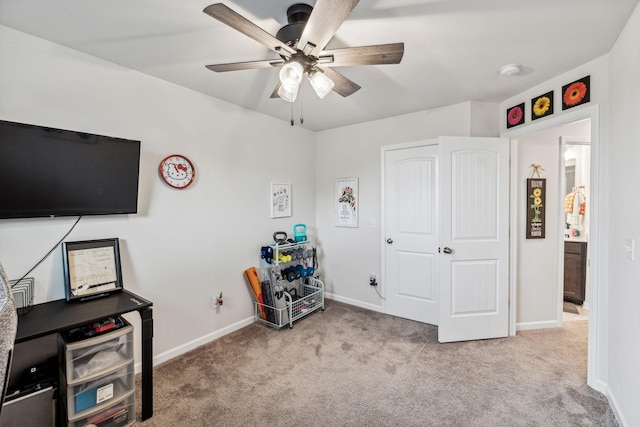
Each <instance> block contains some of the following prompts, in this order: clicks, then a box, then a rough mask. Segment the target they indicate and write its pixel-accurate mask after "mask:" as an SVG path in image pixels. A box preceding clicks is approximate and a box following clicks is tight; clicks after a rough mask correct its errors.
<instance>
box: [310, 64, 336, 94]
mask: <svg viewBox="0 0 640 427" xmlns="http://www.w3.org/2000/svg"><path fill="white" fill-rule="evenodd" d="M309 83H311V87H312V88H313V90H314V91H315V92H316V95H318V98H320V99H323V98H324V97H325V96H327V94H328V93H329V92H331V91H332V90H333V86H334V85H335V83H334V82H333V80H331V79H330V78H329V77H327V76H325V75H324V73H323V72H321V71H314V72H312V73H311V74H309Z"/></svg>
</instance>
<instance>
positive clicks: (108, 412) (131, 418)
mask: <svg viewBox="0 0 640 427" xmlns="http://www.w3.org/2000/svg"><path fill="white" fill-rule="evenodd" d="M135 403H136V402H135V396H134V392H133V391H130V392H129V393H128V394H127V395H126V397H124V398H123V399H121V400H119V401H116V402H114V403H113V404H111V405H109V406H108V407H106V408H104V409H102V410H100V411H97V412H93V413H91V415H86V416H81V415H80V416H79V417H77V418H74V419H69V424H68V426H69V427H86V426H87V425H90V426H96V427H107V426H109V427H125V426H129V425H131V424H133V423H135V421H136V409H135Z"/></svg>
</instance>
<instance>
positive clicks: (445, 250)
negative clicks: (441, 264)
mask: <svg viewBox="0 0 640 427" xmlns="http://www.w3.org/2000/svg"><path fill="white" fill-rule="evenodd" d="M442 252H444V253H445V254H452V253H453V249H451V248H450V247H448V246H445V247H444V249H443V250H442Z"/></svg>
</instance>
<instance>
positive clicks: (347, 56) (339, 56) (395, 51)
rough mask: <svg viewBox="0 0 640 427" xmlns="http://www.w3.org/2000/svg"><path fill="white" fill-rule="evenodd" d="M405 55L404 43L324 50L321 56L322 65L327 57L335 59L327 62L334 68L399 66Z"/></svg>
mask: <svg viewBox="0 0 640 427" xmlns="http://www.w3.org/2000/svg"><path fill="white" fill-rule="evenodd" d="M403 55H404V43H389V44H376V45H372V46H358V47H347V48H344V49H330V50H324V51H322V53H321V54H320V63H325V62H324V61H323V59H325V58H327V57H333V59H332V60H331V61H327V62H326V63H327V64H328V65H331V66H332V67H346V66H350V65H380V64H399V63H400V61H401V60H402V56H403Z"/></svg>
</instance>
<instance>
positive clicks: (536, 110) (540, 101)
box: [531, 91, 553, 120]
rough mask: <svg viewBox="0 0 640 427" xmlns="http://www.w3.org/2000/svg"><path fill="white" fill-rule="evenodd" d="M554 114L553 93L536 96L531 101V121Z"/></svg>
mask: <svg viewBox="0 0 640 427" xmlns="http://www.w3.org/2000/svg"><path fill="white" fill-rule="evenodd" d="M552 114H553V91H551V92H547V93H545V94H544V95H540V96H536V97H535V98H533V99H532V100H531V120H536V119H540V118H542V117H546V116H550V115H552Z"/></svg>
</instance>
